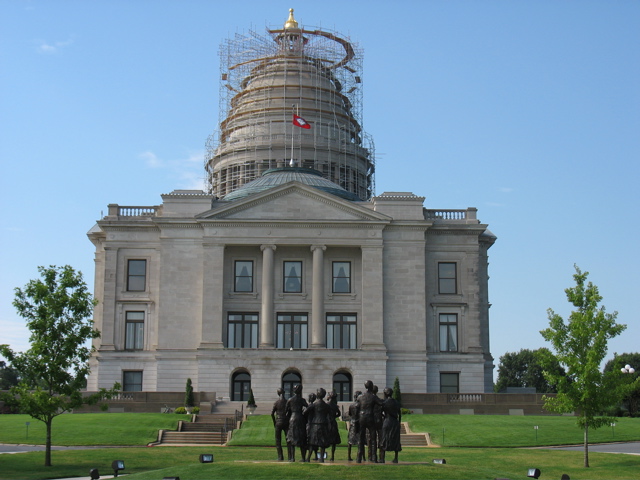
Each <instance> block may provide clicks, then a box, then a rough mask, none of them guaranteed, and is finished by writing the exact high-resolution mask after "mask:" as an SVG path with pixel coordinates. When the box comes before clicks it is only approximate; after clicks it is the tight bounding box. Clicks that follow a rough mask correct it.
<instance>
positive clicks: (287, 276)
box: [282, 262, 302, 293]
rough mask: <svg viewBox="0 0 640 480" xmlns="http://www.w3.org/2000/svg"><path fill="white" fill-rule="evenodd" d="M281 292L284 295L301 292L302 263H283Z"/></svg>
mask: <svg viewBox="0 0 640 480" xmlns="http://www.w3.org/2000/svg"><path fill="white" fill-rule="evenodd" d="M282 290H283V291H284V292H285V293H300V292H302V262H284V285H283V286H282Z"/></svg>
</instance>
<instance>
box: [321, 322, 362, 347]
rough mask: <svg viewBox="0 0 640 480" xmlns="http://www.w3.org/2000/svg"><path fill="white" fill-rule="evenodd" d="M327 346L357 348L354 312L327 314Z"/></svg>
mask: <svg viewBox="0 0 640 480" xmlns="http://www.w3.org/2000/svg"><path fill="white" fill-rule="evenodd" d="M327 348H357V346H356V316H355V314H352V313H351V314H331V315H327Z"/></svg>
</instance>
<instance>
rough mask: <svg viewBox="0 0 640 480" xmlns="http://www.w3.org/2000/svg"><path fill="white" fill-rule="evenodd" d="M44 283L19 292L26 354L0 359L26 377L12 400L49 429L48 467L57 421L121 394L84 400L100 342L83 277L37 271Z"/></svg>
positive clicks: (62, 270)
mask: <svg viewBox="0 0 640 480" xmlns="http://www.w3.org/2000/svg"><path fill="white" fill-rule="evenodd" d="M38 271H39V272H40V276H41V278H40V279H37V280H31V281H30V282H29V283H28V284H27V285H26V286H25V287H24V289H20V288H16V289H15V299H14V301H13V305H14V307H16V310H17V311H18V314H19V315H20V316H21V317H23V318H24V319H25V320H26V324H27V327H28V328H29V330H30V331H31V336H30V338H29V341H30V344H31V347H30V348H29V350H27V351H26V352H24V353H19V352H14V351H13V350H12V349H11V348H9V346H8V345H0V354H2V355H3V356H4V357H5V358H6V359H7V360H8V362H9V363H10V364H11V365H12V366H13V367H14V368H16V369H17V370H18V371H19V372H20V374H21V375H22V379H21V380H20V383H19V384H18V385H17V386H13V387H12V388H11V390H10V394H11V396H12V397H13V399H14V401H15V403H16V405H17V406H18V408H19V409H20V411H21V412H23V413H26V414H28V415H31V416H32V417H33V418H35V419H36V420H40V421H41V422H44V423H45V425H46V428H47V438H46V448H45V461H44V464H45V466H51V430H52V428H51V427H52V422H53V419H54V418H55V417H56V416H58V415H60V414H62V413H64V412H67V411H70V410H72V409H74V408H78V407H80V406H81V405H83V404H95V403H97V402H98V401H100V400H101V399H103V398H108V397H110V396H112V395H114V394H116V393H117V390H118V389H119V388H120V385H118V384H115V385H114V387H113V388H112V389H111V390H105V389H102V390H100V392H97V393H94V394H92V395H85V396H83V394H82V392H81V389H82V387H83V385H84V382H85V379H86V377H87V375H88V374H89V366H88V360H89V357H90V355H91V352H92V349H91V348H89V347H87V346H86V343H87V341H88V340H90V339H93V338H97V337H99V336H100V332H99V331H98V330H96V329H95V328H93V321H92V320H91V319H90V318H89V317H90V315H91V313H92V312H93V307H94V305H96V303H97V301H95V300H94V299H93V297H92V295H91V294H90V293H89V292H88V291H87V286H86V284H85V283H84V281H83V279H82V274H81V273H80V272H77V273H76V272H75V271H74V269H73V268H71V267H70V266H68V265H66V266H64V267H55V266H51V267H49V268H45V267H38Z"/></svg>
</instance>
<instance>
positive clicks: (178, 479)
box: [162, 477, 180, 480]
mask: <svg viewBox="0 0 640 480" xmlns="http://www.w3.org/2000/svg"><path fill="white" fill-rule="evenodd" d="M162 480H180V477H163V478H162Z"/></svg>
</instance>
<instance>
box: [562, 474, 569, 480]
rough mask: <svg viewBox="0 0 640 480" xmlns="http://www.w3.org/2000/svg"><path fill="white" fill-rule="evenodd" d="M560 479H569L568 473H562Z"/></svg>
mask: <svg viewBox="0 0 640 480" xmlns="http://www.w3.org/2000/svg"><path fill="white" fill-rule="evenodd" d="M560 480H571V477H570V476H569V475H568V474H566V473H563V474H562V476H561V477H560Z"/></svg>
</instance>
